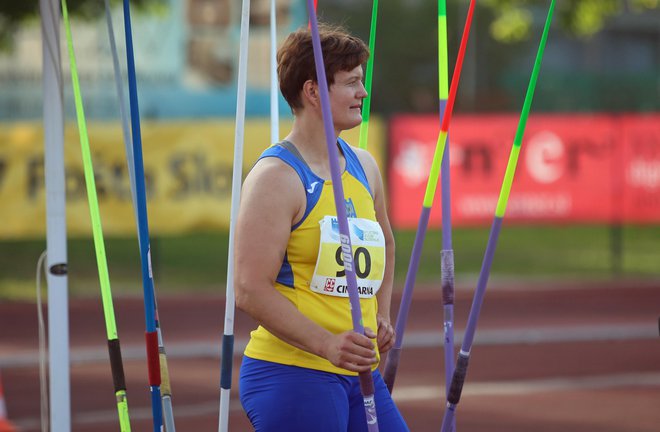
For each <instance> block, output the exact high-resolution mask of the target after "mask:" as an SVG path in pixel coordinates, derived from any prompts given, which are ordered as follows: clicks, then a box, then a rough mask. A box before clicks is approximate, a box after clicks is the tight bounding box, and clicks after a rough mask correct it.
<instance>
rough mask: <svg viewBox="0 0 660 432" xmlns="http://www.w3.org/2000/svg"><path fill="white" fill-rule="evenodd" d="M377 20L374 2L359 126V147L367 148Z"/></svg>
mask: <svg viewBox="0 0 660 432" xmlns="http://www.w3.org/2000/svg"><path fill="white" fill-rule="evenodd" d="M377 20H378V0H374V3H373V7H372V9H371V29H370V30H369V58H368V59H367V70H366V71H365V77H364V89H365V90H366V91H367V97H366V98H364V100H362V124H361V125H360V140H359V142H358V143H359V144H358V145H359V147H360V148H361V149H366V148H367V143H368V141H369V117H370V115H371V82H372V76H373V74H374V56H375V51H376V21H377Z"/></svg>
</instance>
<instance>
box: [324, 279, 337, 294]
mask: <svg viewBox="0 0 660 432" xmlns="http://www.w3.org/2000/svg"><path fill="white" fill-rule="evenodd" d="M334 290H335V280H334V279H333V278H326V279H325V287H324V288H323V291H327V292H333V291H334Z"/></svg>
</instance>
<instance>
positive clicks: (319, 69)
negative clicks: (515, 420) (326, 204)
mask: <svg viewBox="0 0 660 432" xmlns="http://www.w3.org/2000/svg"><path fill="white" fill-rule="evenodd" d="M307 11H308V13H309V24H310V28H311V32H312V45H313V48H314V63H315V66H316V76H317V81H318V86H319V93H320V96H321V108H322V110H323V126H324V130H325V140H326V144H327V145H328V158H329V160H330V176H331V178H332V190H333V193H334V197H335V207H336V209H337V222H338V224H339V237H340V239H341V247H342V255H343V257H344V269H345V272H346V285H348V297H349V300H350V304H351V318H352V320H353V330H354V331H355V332H356V333H360V334H364V326H363V324H362V311H361V309H360V296H359V294H358V289H357V279H356V276H355V270H354V268H353V265H352V263H353V247H352V246H351V236H350V231H349V228H348V219H347V216H346V201H345V199H344V188H343V185H342V183H341V169H340V167H339V152H338V151H337V138H336V137H335V128H334V122H333V120H332V112H331V110H330V95H329V91H328V80H327V77H326V74H325V66H324V63H323V51H322V47H321V37H320V36H319V28H318V22H317V21H316V11H315V10H314V2H313V0H307ZM360 390H361V392H362V397H363V399H364V410H365V414H366V419H367V429H368V431H369V432H378V420H377V416H376V403H375V401H374V393H375V391H374V382H373V377H372V375H371V372H361V373H360Z"/></svg>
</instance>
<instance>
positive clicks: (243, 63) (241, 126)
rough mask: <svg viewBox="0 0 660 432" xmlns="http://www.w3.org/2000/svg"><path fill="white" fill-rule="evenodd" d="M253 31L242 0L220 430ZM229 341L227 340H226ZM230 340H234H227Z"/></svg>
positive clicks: (224, 419)
mask: <svg viewBox="0 0 660 432" xmlns="http://www.w3.org/2000/svg"><path fill="white" fill-rule="evenodd" d="M249 33H250V0H243V8H242V11H241V36H240V41H239V54H238V92H237V96H236V131H235V135H234V167H233V176H232V190H231V215H230V218H229V254H228V255H229V256H228V260H227V289H226V298H227V300H226V303H225V328H224V332H223V348H224V347H230V348H231V349H227V351H230V352H225V349H223V353H222V356H223V358H222V365H223V367H222V370H221V372H220V373H221V380H220V421H219V424H218V430H219V431H220V432H227V431H228V430H229V399H230V392H231V364H232V362H233V355H234V354H233V338H234V308H235V302H234V231H235V229H236V217H237V214H238V205H239V203H240V201H241V181H242V178H243V141H244V135H245V99H246V91H247V61H248V37H249ZM225 341H227V342H225ZM228 341H231V343H230V342H228Z"/></svg>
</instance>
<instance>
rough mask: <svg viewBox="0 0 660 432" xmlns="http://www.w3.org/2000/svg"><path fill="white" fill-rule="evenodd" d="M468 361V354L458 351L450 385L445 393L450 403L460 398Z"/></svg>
mask: <svg viewBox="0 0 660 432" xmlns="http://www.w3.org/2000/svg"><path fill="white" fill-rule="evenodd" d="M469 361H470V354H465V353H463V352H462V351H461V352H460V353H458V359H457V360H456V367H455V368H454V375H453V376H452V378H451V386H450V387H449V392H448V394H447V401H448V402H449V403H451V404H454V405H456V404H458V401H459V400H461V393H462V392H463V383H464V382H465V376H466V375H467V368H468V362H469Z"/></svg>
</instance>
